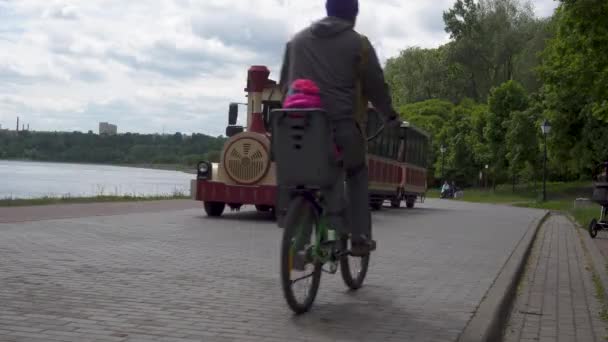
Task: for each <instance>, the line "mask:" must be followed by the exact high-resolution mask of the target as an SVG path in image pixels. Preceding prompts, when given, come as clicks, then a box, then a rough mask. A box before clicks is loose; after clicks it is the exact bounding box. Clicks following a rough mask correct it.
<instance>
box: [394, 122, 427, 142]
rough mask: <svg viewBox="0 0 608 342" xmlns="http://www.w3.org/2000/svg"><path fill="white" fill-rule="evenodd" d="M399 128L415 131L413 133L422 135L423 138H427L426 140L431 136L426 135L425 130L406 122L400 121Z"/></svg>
mask: <svg viewBox="0 0 608 342" xmlns="http://www.w3.org/2000/svg"><path fill="white" fill-rule="evenodd" d="M401 127H403V128H409V129H411V130H413V131H415V132H417V133H419V134H421V135H424V136H425V137H427V139H430V138H431V135H430V134H429V133H427V132H426V131H425V130H423V129H421V128H418V127H416V126H414V125H413V124H411V123H410V122H408V121H402V122H401Z"/></svg>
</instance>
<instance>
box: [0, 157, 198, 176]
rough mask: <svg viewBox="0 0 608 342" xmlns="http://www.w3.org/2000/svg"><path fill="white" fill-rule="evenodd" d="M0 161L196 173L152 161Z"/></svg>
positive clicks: (191, 167)
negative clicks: (131, 162)
mask: <svg viewBox="0 0 608 342" xmlns="http://www.w3.org/2000/svg"><path fill="white" fill-rule="evenodd" d="M0 161H9V162H32V163H53V164H75V165H103V166H116V167H130V168H137V169H152V170H164V171H179V172H184V173H188V174H196V168H195V167H194V166H188V165H182V164H154V163H135V164H124V163H87V162H72V161H53V160H31V159H0Z"/></svg>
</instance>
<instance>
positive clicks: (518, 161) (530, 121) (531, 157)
mask: <svg viewBox="0 0 608 342" xmlns="http://www.w3.org/2000/svg"><path fill="white" fill-rule="evenodd" d="M536 121H537V116H536V115H535V111H533V110H526V111H514V112H512V113H511V117H510V119H509V120H508V122H507V133H506V135H505V139H506V147H507V155H506V158H507V161H508V164H509V172H510V173H511V176H512V177H513V180H515V179H517V177H519V176H520V175H521V174H522V172H523V171H524V170H526V169H530V168H533V167H534V166H537V164H536V161H537V159H538V153H539V149H538V140H537V137H538V125H536ZM513 187H514V189H513V190H515V182H513Z"/></svg>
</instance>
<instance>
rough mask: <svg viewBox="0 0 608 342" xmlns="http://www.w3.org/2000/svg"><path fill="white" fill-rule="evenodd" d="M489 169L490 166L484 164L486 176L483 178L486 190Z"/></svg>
mask: <svg viewBox="0 0 608 342" xmlns="http://www.w3.org/2000/svg"><path fill="white" fill-rule="evenodd" d="M489 168H490V165H488V164H486V176H485V183H486V184H485V189H486V190H487V189H488V177H489V176H488V174H489V173H488V169H489Z"/></svg>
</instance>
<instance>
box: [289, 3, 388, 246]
mask: <svg viewBox="0 0 608 342" xmlns="http://www.w3.org/2000/svg"><path fill="white" fill-rule="evenodd" d="M326 1H327V2H326V6H325V7H326V10H327V16H326V17H325V18H323V19H321V20H319V21H317V22H315V23H313V24H312V25H310V26H309V27H307V28H305V29H304V30H302V31H300V32H299V33H297V34H296V35H295V36H294V37H293V39H291V40H290V41H289V42H288V43H287V45H286V47H285V55H284V59H283V66H282V69H281V75H280V82H279V83H280V86H281V89H282V91H283V94H287V91H288V89H289V87H290V86H291V84H292V82H294V81H295V80H298V79H308V80H311V81H313V82H314V83H316V84H317V86H318V87H319V89H320V97H321V102H322V104H323V109H325V110H326V112H327V113H328V115H329V117H330V120H331V121H332V125H333V129H334V139H335V142H336V144H337V145H338V147H339V149H340V150H341V153H342V158H343V162H344V169H345V171H346V172H345V175H342V176H341V178H340V179H338V181H337V182H336V183H335V184H334V186H332V187H331V188H329V189H323V191H322V192H323V196H324V198H325V201H326V207H327V212H326V215H327V218H328V224H329V226H330V227H331V228H332V229H335V230H336V231H337V232H339V233H347V234H348V233H350V234H351V244H352V246H351V253H352V254H353V255H354V256H365V255H367V254H369V252H370V251H372V250H374V249H375V241H373V240H372V239H371V215H370V208H369V192H368V170H367V160H366V153H367V151H366V149H367V144H366V138H367V133H366V122H367V118H366V116H367V110H368V101H369V102H371V104H372V105H373V106H374V107H375V108H376V109H377V110H378V111H379V112H380V113H382V114H383V115H384V116H385V121H387V125H388V126H390V127H394V126H397V125H399V124H400V121H399V120H398V115H397V113H396V111H395V110H394V108H393V105H392V100H391V97H390V94H389V89H388V85H387V84H386V82H385V79H384V74H383V71H382V67H381V66H380V62H379V61H378V57H377V55H376V51H375V50H374V48H373V46H372V45H371V43H370V42H369V41H368V39H367V38H366V37H365V36H363V35H360V34H359V33H357V32H356V31H355V30H354V26H355V22H356V19H357V15H358V14H359V2H358V0H326ZM370 3H373V2H371V1H370ZM344 176H346V190H347V194H348V195H347V196H348V198H349V204H350V208H349V210H348V211H347V208H346V203H345V198H344V178H343V177H344ZM347 212H348V213H351V219H350V220H346V217H345V215H346V213H347ZM348 221H350V227H346V222H348ZM347 229H350V230H347Z"/></svg>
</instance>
